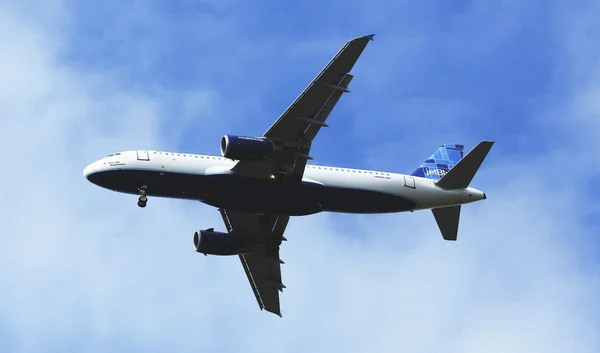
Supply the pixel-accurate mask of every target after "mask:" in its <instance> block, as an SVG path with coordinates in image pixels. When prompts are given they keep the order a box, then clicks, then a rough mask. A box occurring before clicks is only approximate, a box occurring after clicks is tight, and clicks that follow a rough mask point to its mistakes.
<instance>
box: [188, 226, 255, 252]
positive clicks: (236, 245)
mask: <svg viewBox="0 0 600 353" xmlns="http://www.w3.org/2000/svg"><path fill="white" fill-rule="evenodd" d="M194 249H195V250H196V252H199V253H201V254H205V255H242V254H249V253H256V252H259V251H260V244H259V243H256V242H254V241H251V240H249V239H248V238H247V237H244V236H242V235H238V234H235V233H222V232H215V231H214V230H213V228H209V229H207V230H198V231H196V232H195V233H194Z"/></svg>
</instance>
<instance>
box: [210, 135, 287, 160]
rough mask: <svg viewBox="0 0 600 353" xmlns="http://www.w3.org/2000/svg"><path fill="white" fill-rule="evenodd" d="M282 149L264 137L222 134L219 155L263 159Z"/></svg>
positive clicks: (240, 158)
mask: <svg viewBox="0 0 600 353" xmlns="http://www.w3.org/2000/svg"><path fill="white" fill-rule="evenodd" d="M281 150H282V148H280V146H279V145H277V144H275V143H274V142H273V141H271V140H269V139H266V138H264V137H244V136H234V135H224V136H223V137H222V138H221V155H222V156H223V157H225V158H229V159H235V160H239V161H241V160H265V159H268V158H270V157H272V156H273V155H274V154H276V153H279V152H280V151H281Z"/></svg>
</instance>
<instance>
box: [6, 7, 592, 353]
mask: <svg viewBox="0 0 600 353" xmlns="http://www.w3.org/2000/svg"><path fill="white" fill-rule="evenodd" d="M598 16H600V2H597V1H583V0H582V1H574V2H569V3H567V2H559V1H516V0H515V1H503V2H494V3H489V2H484V1H479V2H472V1H452V2H449V1H422V2H414V1H397V2H395V3H389V2H387V1H370V2H369V3H368V4H367V3H364V4H361V3H359V2H345V1H337V0H336V1H328V2H317V1H307V2H304V3H302V4H296V5H292V4H287V3H284V2H262V3H253V4H249V3H248V2H242V1H235V0H221V1H211V0H206V1H168V2H167V1H164V2H160V1H153V2H141V1H105V2H87V1H86V2H84V1H81V2H69V1H61V0H51V1H43V2H42V1H33V2H29V3H28V4H24V3H20V2H4V3H1V4H0V47H1V48H3V50H2V55H0V63H1V65H0V77H2V79H1V80H0V113H1V114H0V116H1V117H2V118H0V123H1V125H0V127H2V131H4V138H3V145H2V146H3V147H4V148H2V149H0V154H1V157H2V160H3V162H4V163H5V166H9V167H6V168H5V170H10V171H11V173H3V174H2V175H1V176H0V178H1V179H0V181H1V182H2V185H3V187H2V188H0V200H1V201H0V210H1V211H2V214H3V215H4V219H3V221H2V222H0V224H1V226H0V227H1V228H0V234H2V236H1V237H0V284H1V285H2V288H3V290H2V291H0V347H3V351H7V352H31V351H49V352H54V351H56V352H58V351H60V352H65V351H77V352H80V351H89V352H96V351H97V352H101V351H102V352H104V351H107V350H115V349H116V350H122V351H125V350H126V351H133V352H135V351H143V352H154V351H165V350H171V351H182V352H187V351H198V350H210V351H216V352H230V351H241V350H242V349H243V350H244V351H248V352H254V351H260V352H270V351H282V350H284V351H290V352H295V351H306V350H311V351H317V352H320V351H332V350H337V351H348V352H362V351H365V350H369V351H381V352H398V351H411V352H439V351H441V350H444V351H446V352H481V351H485V352H496V351H497V352H506V351H512V352H544V353H548V352H570V353H573V352H597V351H598V350H599V349H600V341H599V339H598V337H600V336H599V335H598V331H599V330H600V321H599V320H598V314H599V309H600V308H599V304H600V301H599V300H598V298H599V297H600V282H599V276H598V274H599V273H600V272H599V270H600V268H599V266H598V265H599V264H598V258H599V253H600V252H599V250H600V242H599V240H598V234H600V222H599V221H598V217H597V216H598V214H599V212H600V203H599V201H598V199H597V197H596V195H598V194H599V193H600V188H599V187H598V181H599V180H600V167H599V165H600V154H598V153H596V151H597V149H598V147H597V145H596V138H597V136H598V135H599V134H600V104H599V103H598V102H600V65H599V64H600V49H598V47H597V43H598V40H599V39H600V38H599V36H600V25H598V24H597V22H598V21H597V18H598ZM370 33H375V34H376V36H375V41H374V42H372V43H370V44H369V46H368V47H367V49H366V50H365V52H364V54H363V56H362V57H361V58H360V59H359V61H358V63H357V64H356V66H355V68H354V70H353V74H354V75H355V78H354V79H353V81H352V83H351V87H350V90H351V91H352V93H350V94H348V95H345V96H344V97H343V98H342V99H341V101H340V103H339V104H338V106H337V107H336V109H335V111H334V112H333V113H332V115H331V116H330V120H329V123H330V125H331V127H330V128H328V129H325V130H323V131H322V132H321V133H320V135H319V138H318V140H317V141H316V142H315V143H314V144H313V151H312V155H313V156H315V157H316V160H315V163H318V164H331V165H339V166H347V167H356V168H373V169H380V170H386V171H391V172H411V171H413V170H414V169H415V168H416V167H417V166H418V165H419V164H420V163H421V162H422V161H423V160H424V159H426V158H427V157H428V156H429V155H430V154H431V152H433V151H434V150H435V149H436V148H437V147H438V146H439V145H440V144H442V143H462V144H465V145H466V146H467V148H472V147H473V146H474V145H475V144H476V143H477V142H478V141H480V140H484V139H492V140H495V141H496V144H495V146H494V148H493V149H492V152H491V153H490V155H489V157H488V159H487V160H486V161H485V164H484V166H483V168H482V169H481V170H480V172H479V173H478V175H477V177H476V178H475V180H474V182H473V186H475V187H477V188H480V189H483V190H485V191H486V193H487V194H488V199H487V200H486V201H485V202H480V203H477V204H474V205H469V207H465V208H464V210H463V214H462V219H461V229H460V234H459V241H458V242H456V243H447V242H443V241H442V239H441V236H440V235H439V232H438V230H437V227H436V225H435V222H434V220H433V217H432V216H431V214H430V212H415V213H410V214H398V215H376V216H356V215H338V214H319V215H315V216H311V217H303V218H294V219H293V220H292V221H291V222H290V225H289V228H288V232H287V233H286V237H287V238H288V239H289V241H288V242H287V243H285V244H284V248H283V249H282V257H283V259H284V260H285V261H286V264H285V265H284V268H283V280H284V283H285V284H286V286H287V288H288V289H287V290H286V292H285V293H284V294H283V295H282V297H281V298H282V299H281V300H282V306H283V319H279V318H278V317H276V316H274V315H270V314H267V313H264V312H260V311H259V309H258V307H257V305H256V303H255V299H254V297H253V296H252V293H251V290H250V288H249V285H248V283H247V281H246V279H245V276H244V274H243V271H242V269H241V267H240V265H239V262H238V261H237V259H235V258H217V257H204V256H198V254H196V253H195V252H194V251H193V249H192V245H191V244H192V234H193V232H194V231H195V230H196V229H200V228H208V227H215V228H217V229H219V228H223V226H222V224H221V220H220V216H219V215H218V213H217V211H216V210H214V209H212V208H211V207H208V206H205V205H202V204H200V203H193V202H189V201H181V200H158V199H153V200H150V201H149V204H148V207H147V208H146V209H144V210H141V209H139V208H138V207H137V206H136V205H135V202H136V200H135V198H134V197H131V196H128V195H120V194H117V193H112V192H107V191H106V190H103V189H100V188H97V187H94V186H93V185H91V184H89V183H88V182H87V181H86V180H85V179H84V178H83V177H82V176H81V171H82V170H83V168H84V167H85V165H87V164H88V163H90V162H92V161H94V160H96V159H98V158H100V157H103V156H105V155H107V154H109V153H112V152H115V151H121V150H129V149H143V148H148V149H163V150H176V151H186V152H196V153H206V154H209V153H210V154H217V153H218V151H219V150H218V148H219V147H218V146H219V139H220V137H221V136H222V135H223V134H240V135H260V134H262V133H263V132H264V131H265V130H266V129H267V128H268V127H269V126H270V125H271V124H272V123H273V121H274V120H275V119H277V117H278V116H279V115H280V114H281V113H282V112H283V111H284V110H285V109H286V108H287V106H288V105H289V104H290V103H291V102H292V101H293V100H294V99H295V98H296V96H297V95H298V94H299V93H300V92H301V91H302V90H303V89H304V87H305V86H306V85H307V84H308V83H309V82H310V80H312V79H313V78H314V76H315V75H316V74H317V73H318V72H319V70H321V69H322V67H323V66H324V65H325V64H326V63H327V62H328V61H329V60H330V59H331V57H332V56H333V55H334V54H335V53H336V52H337V51H338V50H339V48H340V47H341V46H342V45H343V44H344V43H345V42H346V41H347V40H349V39H351V38H353V37H356V36H360V35H365V34H370Z"/></svg>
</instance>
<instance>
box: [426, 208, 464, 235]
mask: <svg viewBox="0 0 600 353" xmlns="http://www.w3.org/2000/svg"><path fill="white" fill-rule="evenodd" d="M431 212H433V217H435V221H436V222H437V225H438V227H439V228H440V232H442V237H444V239H445V240H451V241H455V240H456V239H457V237H458V221H459V220H460V205H459V206H451V207H443V208H434V209H432V210H431Z"/></svg>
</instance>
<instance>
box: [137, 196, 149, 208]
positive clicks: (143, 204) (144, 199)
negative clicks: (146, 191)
mask: <svg viewBox="0 0 600 353" xmlns="http://www.w3.org/2000/svg"><path fill="white" fill-rule="evenodd" d="M146 202H148V198H147V197H146V195H142V196H140V198H139V200H138V206H140V207H141V208H144V207H146Z"/></svg>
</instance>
